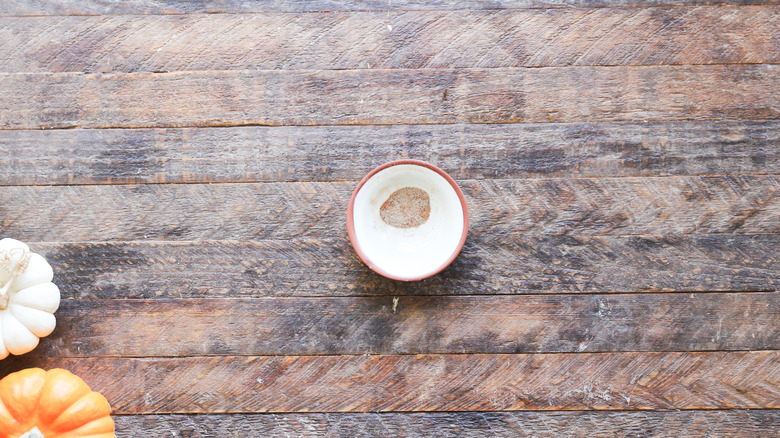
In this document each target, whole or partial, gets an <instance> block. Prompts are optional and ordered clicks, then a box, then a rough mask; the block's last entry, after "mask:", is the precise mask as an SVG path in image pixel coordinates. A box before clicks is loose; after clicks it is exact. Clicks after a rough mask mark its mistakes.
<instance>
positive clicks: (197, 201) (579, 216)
mask: <svg viewBox="0 0 780 438" xmlns="http://www.w3.org/2000/svg"><path fill="white" fill-rule="evenodd" d="M355 185H356V183H354V182H348V181H342V182H324V183H321V182H296V183H252V184H243V183H242V184H217V185H210V184H175V185H157V184H154V185H151V184H145V185H120V186H113V185H98V186H53V187H44V186H7V187H0V218H2V220H0V233H2V234H3V235H7V236H14V237H15V238H17V239H20V240H23V241H31V242H35V241H55V242H78V241H113V240H148V239H162V240H177V241H185V240H204V239H209V240H245V239H253V240H263V239H291V238H299V237H315V238H321V237H335V236H346V225H345V212H346V208H347V203H348V201H349V198H350V195H351V193H352V191H353V190H354V187H355ZM459 185H460V187H461V188H462V190H463V192H464V194H465V196H466V201H467V203H468V204H469V206H470V208H469V210H470V216H471V226H470V229H471V231H470V232H471V235H472V237H473V238H476V239H478V240H480V241H487V240H490V239H493V238H495V237H498V236H502V235H505V234H515V233H522V234H526V235H528V234H533V235H550V234H554V235H563V234H577V235H627V234H687V233H746V234H751V233H775V232H778V231H780V219H778V218H779V217H780V181H778V177H777V176H775V175H762V176H735V177H732V176H727V177H665V178H583V179H568V178H560V179H531V180H467V181H461V182H460V183H459Z"/></svg>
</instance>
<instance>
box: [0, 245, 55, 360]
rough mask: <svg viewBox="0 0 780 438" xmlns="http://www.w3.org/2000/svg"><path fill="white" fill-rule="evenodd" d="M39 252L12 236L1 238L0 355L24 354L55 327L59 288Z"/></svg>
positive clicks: (1, 357)
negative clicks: (33, 251)
mask: <svg viewBox="0 0 780 438" xmlns="http://www.w3.org/2000/svg"><path fill="white" fill-rule="evenodd" d="M53 277H54V272H53V271H52V269H51V266H50V265H49V263H48V262H47V261H46V259H44V258H43V257H42V256H41V255H39V254H35V253H32V252H30V248H28V247H27V245H25V244H24V243H22V242H20V241H18V240H14V239H2V240H0V359H5V358H6V357H8V354H9V353H10V354H16V355H19V354H24V353H27V352H28V351H31V350H32V349H33V348H35V347H36V346H37V345H38V340H39V339H40V338H42V337H44V336H48V335H49V334H51V332H52V331H53V330H54V326H55V324H56V321H55V319H54V315H53V314H54V312H56V311H57V309H58V308H59V306H60V290H59V288H57V286H56V285H55V284H54V283H52V282H51V280H52V278H53Z"/></svg>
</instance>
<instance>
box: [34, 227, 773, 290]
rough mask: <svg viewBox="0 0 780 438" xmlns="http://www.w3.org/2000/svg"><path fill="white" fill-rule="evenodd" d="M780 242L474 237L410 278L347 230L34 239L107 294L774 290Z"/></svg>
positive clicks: (62, 277)
mask: <svg viewBox="0 0 780 438" xmlns="http://www.w3.org/2000/svg"><path fill="white" fill-rule="evenodd" d="M778 245H780V237H778V236H777V235H776V234H757V235H729V234H712V235H706V234H705V235H687V236H685V235H680V236H671V235H670V236H656V237H653V236H626V237H620V236H612V237H610V236H602V237H574V236H547V237H530V236H529V237H522V236H485V238H484V239H483V238H480V237H477V236H474V237H470V238H469V239H468V240H467V241H466V245H465V246H464V247H463V252H462V253H461V255H460V256H459V257H458V258H457V259H455V261H454V262H453V264H452V265H450V267H449V268H447V270H445V271H444V272H443V273H442V274H441V275H436V276H434V277H431V278H430V279H427V280H423V281H419V282H413V283H403V282H397V281H392V280H388V279H386V278H384V277H381V276H379V275H377V274H375V273H373V271H371V270H369V269H368V268H367V267H366V266H365V265H363V263H362V262H361V261H360V260H359V259H358V258H357V256H356V255H355V254H354V251H353V250H352V248H351V247H350V246H349V243H348V242H347V241H346V239H297V240H293V241H263V242H230V241H226V242H212V241H210V242H182V243H174V242H170V243H165V242H136V243H121V242H120V243H94V244H88V243H83V244H58V243H45V244H44V243H39V244H35V245H34V246H33V247H34V250H35V251H37V252H40V253H41V254H43V255H44V256H45V257H47V258H49V259H51V260H53V263H52V264H53V266H54V268H55V272H56V279H57V280H56V281H57V282H58V284H60V285H61V288H62V293H63V297H65V298H80V297H84V298H86V297H90V298H100V299H111V298H221V297H222V298H224V297H239V296H240V297H264V296H265V297H267V296H299V297H303V296H322V295H326V296H354V295H378V296H390V297H392V296H405V295H468V294H473V293H480V294H515V293H531V294H549V293H597V292H633V291H647V292H664V291H689V292H694V291H773V290H776V289H777V285H778V283H780V274H779V273H778V270H777V266H778V263H780V261H778V253H777V247H778ZM73 252H79V253H81V254H85V256H81V258H79V259H78V260H82V262H80V263H72V262H69V261H68V260H71V259H70V257H71V256H70V255H69V254H71V253H73ZM128 254H131V256H128ZM73 257H79V256H73ZM128 257H130V259H129V260H128ZM130 262H132V263H130ZM615 273H620V275H617V274H615Z"/></svg>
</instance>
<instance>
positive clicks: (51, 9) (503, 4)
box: [0, 0, 778, 16]
mask: <svg viewBox="0 0 780 438" xmlns="http://www.w3.org/2000/svg"><path fill="white" fill-rule="evenodd" d="M752 4H759V5H761V4H765V5H776V4H778V0H457V1H456V0H393V1H383V0H316V1H310V0H267V1H253V0H219V1H211V2H192V1H178V0H125V1H121V2H117V1H112V0H79V1H64V0H27V1H15V0H0V15H11V16H15V15H22V16H25V15H27V16H37V15H121V14H127V15H139V14H216V13H253V12H320V11H395V10H431V9H432V10H459V9H465V10H468V9H526V8H571V7H589V8H598V7H637V6H693V5H752Z"/></svg>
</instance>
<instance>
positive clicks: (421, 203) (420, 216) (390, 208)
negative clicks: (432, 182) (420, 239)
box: [379, 187, 431, 228]
mask: <svg viewBox="0 0 780 438" xmlns="http://www.w3.org/2000/svg"><path fill="white" fill-rule="evenodd" d="M430 214H431V198H430V197H429V196H428V193H427V192H426V191H425V190H422V189H418V188H417V187H404V188H402V189H398V190H396V191H395V192H393V193H392V194H391V195H390V197H389V198H387V201H385V202H384V204H382V206H381V207H380V208H379V216H380V217H381V218H382V220H383V221H384V222H385V223H386V224H387V225H390V226H391V227H396V228H417V227H419V226H420V225H422V224H424V223H425V222H427V221H428V217H429V216H430Z"/></svg>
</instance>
